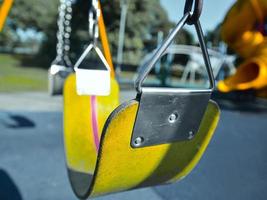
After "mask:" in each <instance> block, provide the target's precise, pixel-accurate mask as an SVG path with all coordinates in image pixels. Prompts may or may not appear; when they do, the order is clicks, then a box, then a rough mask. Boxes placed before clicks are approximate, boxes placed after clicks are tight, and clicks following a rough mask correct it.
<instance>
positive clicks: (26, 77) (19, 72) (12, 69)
mask: <svg viewBox="0 0 267 200" xmlns="http://www.w3.org/2000/svg"><path fill="white" fill-rule="evenodd" d="M46 90H47V70H44V69H40V68H37V67H36V68H35V67H27V66H21V65H20V62H19V60H17V59H16V58H15V57H14V56H12V55H7V54H0V92H22V91H46Z"/></svg>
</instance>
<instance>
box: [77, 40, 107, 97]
mask: <svg viewBox="0 0 267 200" xmlns="http://www.w3.org/2000/svg"><path fill="white" fill-rule="evenodd" d="M92 49H94V50H95V51H96V53H97V55H98V57H99V58H100V60H101V62H102V63H101V67H100V65H99V67H98V66H88V65H87V66H86V68H83V67H81V66H80V65H81V64H82V62H83V61H84V59H85V57H86V55H87V54H88V53H89V52H90V51H91V50H92ZM74 69H75V72H76V89H77V94H78V95H96V96H108V95H109V94H110V67H109V65H108V63H107V61H106V59H105V57H104V56H103V54H102V52H101V50H100V49H99V48H98V47H95V46H93V45H89V46H88V47H87V49H86V50H85V52H84V53H83V54H82V56H81V57H80V58H79V60H78V61H77V63H76V64H75V67H74Z"/></svg>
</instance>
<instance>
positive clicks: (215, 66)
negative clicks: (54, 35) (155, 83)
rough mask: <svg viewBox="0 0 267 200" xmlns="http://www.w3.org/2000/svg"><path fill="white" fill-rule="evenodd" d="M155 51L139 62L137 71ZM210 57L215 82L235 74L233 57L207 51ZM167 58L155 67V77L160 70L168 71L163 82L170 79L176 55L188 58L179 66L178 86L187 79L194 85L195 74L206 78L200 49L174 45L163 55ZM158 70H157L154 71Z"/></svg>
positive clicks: (210, 50)
mask: <svg viewBox="0 0 267 200" xmlns="http://www.w3.org/2000/svg"><path fill="white" fill-rule="evenodd" d="M154 52H155V51H153V52H151V53H149V54H147V55H146V56H145V57H144V58H143V60H142V61H141V63H140V65H139V68H138V71H140V69H141V68H142V67H143V66H144V65H146V63H147V62H148V61H149V59H151V57H152V56H153V54H154ZM208 53H209V56H210V61H211V66H212V70H213V75H214V77H215V80H217V81H218V80H221V77H222V76H223V77H224V76H229V75H232V74H234V73H235V66H234V60H235V56H230V55H225V54H222V53H220V52H218V51H215V50H212V49H208ZM164 55H165V56H166V57H167V58H166V61H159V63H158V65H157V66H156V67H155V73H156V75H157V74H159V73H160V68H161V67H163V65H164V67H165V68H167V69H166V70H167V71H168V72H167V73H166V74H165V77H164V78H165V79H166V81H165V82H168V81H167V80H168V79H169V78H170V77H171V73H172V65H173V64H174V59H175V56H176V55H185V56H187V57H188V61H187V62H186V64H185V65H184V66H182V65H181V69H180V70H181V71H182V76H181V78H180V84H186V82H187V78H189V82H190V83H191V84H195V83H196V82H197V81H198V80H196V74H199V75H200V76H201V77H202V78H203V77H204V78H205V77H206V69H205V63H204V60H203V56H202V52H201V48H200V47H196V46H191V45H176V44H172V45H171V46H170V47H169V48H168V49H167V50H166V51H165V53H164ZM156 68H158V69H156Z"/></svg>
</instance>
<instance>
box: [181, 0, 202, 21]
mask: <svg viewBox="0 0 267 200" xmlns="http://www.w3.org/2000/svg"><path fill="white" fill-rule="evenodd" d="M193 2H194V9H193ZM202 8H203V0H186V2H185V7H184V14H185V13H190V17H189V19H188V20H187V22H186V23H187V24H189V25H192V24H195V23H197V21H198V20H199V18H200V15H201V13H202Z"/></svg>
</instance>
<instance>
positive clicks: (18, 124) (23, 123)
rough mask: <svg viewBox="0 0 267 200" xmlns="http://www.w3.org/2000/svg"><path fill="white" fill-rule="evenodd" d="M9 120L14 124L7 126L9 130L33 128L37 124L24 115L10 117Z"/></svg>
mask: <svg viewBox="0 0 267 200" xmlns="http://www.w3.org/2000/svg"><path fill="white" fill-rule="evenodd" d="M9 118H10V119H11V120H12V121H13V122H14V123H12V124H5V126H6V127H7V128H33V127H35V123H34V122H33V121H31V120H30V119H28V118H26V117H24V116H22V115H12V114H10V115H9Z"/></svg>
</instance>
